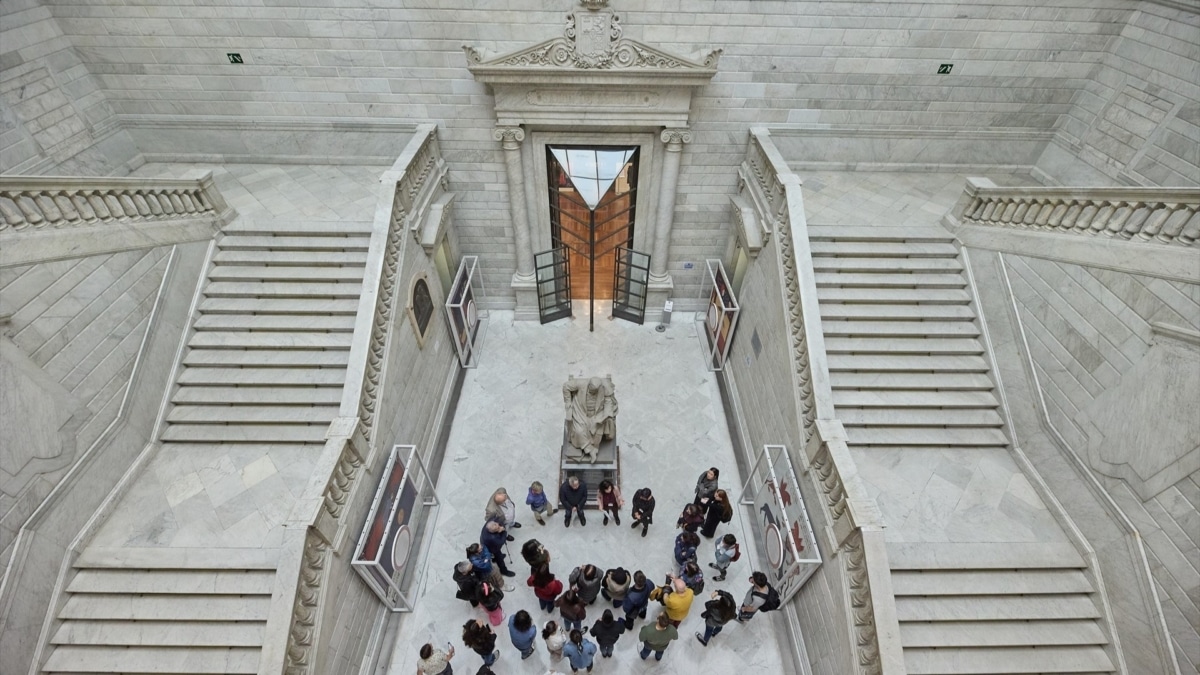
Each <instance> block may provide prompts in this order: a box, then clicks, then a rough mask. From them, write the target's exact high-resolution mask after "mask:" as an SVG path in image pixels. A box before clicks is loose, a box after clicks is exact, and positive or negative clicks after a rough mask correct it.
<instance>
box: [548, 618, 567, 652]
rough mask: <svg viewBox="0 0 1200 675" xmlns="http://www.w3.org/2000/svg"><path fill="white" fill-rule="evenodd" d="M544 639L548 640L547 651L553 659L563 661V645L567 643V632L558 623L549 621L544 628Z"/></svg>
mask: <svg viewBox="0 0 1200 675" xmlns="http://www.w3.org/2000/svg"><path fill="white" fill-rule="evenodd" d="M542 639H543V640H545V641H546V651H547V652H549V653H550V660H551V661H562V657H563V647H564V646H565V645H566V644H567V634H566V633H564V632H563V630H562V629H561V628H559V627H558V623H556V622H554V621H547V622H546V625H545V627H543V628H542Z"/></svg>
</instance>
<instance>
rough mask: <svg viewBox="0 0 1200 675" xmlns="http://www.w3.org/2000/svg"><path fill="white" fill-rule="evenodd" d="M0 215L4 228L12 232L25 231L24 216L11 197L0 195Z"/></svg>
mask: <svg viewBox="0 0 1200 675" xmlns="http://www.w3.org/2000/svg"><path fill="white" fill-rule="evenodd" d="M0 214H3V215H4V225H5V227H11V228H13V229H14V230H22V229H25V225H26V222H25V216H24V214H22V213H21V209H20V207H18V206H17V203H16V202H14V201H13V200H12V197H9V196H8V195H0Z"/></svg>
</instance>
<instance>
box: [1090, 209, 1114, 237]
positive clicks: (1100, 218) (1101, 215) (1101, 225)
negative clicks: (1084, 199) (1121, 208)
mask: <svg viewBox="0 0 1200 675" xmlns="http://www.w3.org/2000/svg"><path fill="white" fill-rule="evenodd" d="M1116 210H1117V207H1116V206H1115V205H1114V204H1113V203H1112V202H1103V203H1102V204H1100V206H1099V208H1098V209H1097V211H1096V215H1095V216H1093V217H1092V220H1091V223H1090V224H1089V229H1090V230H1091V231H1090V232H1089V233H1088V234H1099V233H1101V232H1103V231H1104V230H1105V228H1107V227H1108V219H1109V218H1110V217H1111V216H1112V214H1113V212H1114V211H1116Z"/></svg>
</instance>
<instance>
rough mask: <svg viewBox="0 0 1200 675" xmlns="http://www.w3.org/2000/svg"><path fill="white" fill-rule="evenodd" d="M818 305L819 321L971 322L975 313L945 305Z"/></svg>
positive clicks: (959, 307)
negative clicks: (959, 320)
mask: <svg viewBox="0 0 1200 675" xmlns="http://www.w3.org/2000/svg"><path fill="white" fill-rule="evenodd" d="M818 305H819V306H820V309H821V320H822V322H824V320H825V319H875V320H882V321H886V320H889V319H895V320H899V321H912V320H914V319H915V320H922V319H931V320H935V321H936V320H948V319H961V320H963V321H971V320H973V319H974V318H975V311H974V310H973V309H971V307H970V305H946V304H923V305H917V304H900V303H882V304H880V303H873V304H869V305H868V304H860V303H840V302H832V303H831V302H823V301H821V300H818Z"/></svg>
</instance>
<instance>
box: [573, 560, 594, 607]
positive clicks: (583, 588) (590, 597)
mask: <svg viewBox="0 0 1200 675" xmlns="http://www.w3.org/2000/svg"><path fill="white" fill-rule="evenodd" d="M602 577H603V574H602V573H601V571H600V568H599V567H596V566H595V565H580V566H579V567H576V568H575V569H573V570H571V575H570V576H569V577H567V581H568V582H569V583H570V586H571V588H574V589H575V592H576V593H577V594H579V599H580V600H582V601H584V602H586V603H587V604H589V605H591V604H594V603H595V602H596V596H598V595H600V584H601V582H602Z"/></svg>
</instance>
